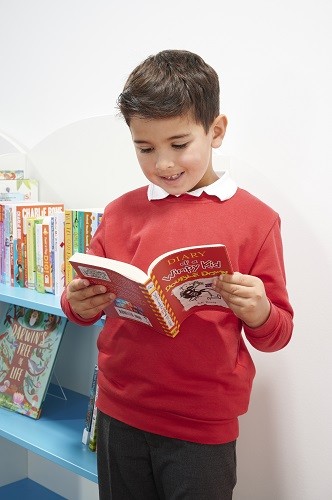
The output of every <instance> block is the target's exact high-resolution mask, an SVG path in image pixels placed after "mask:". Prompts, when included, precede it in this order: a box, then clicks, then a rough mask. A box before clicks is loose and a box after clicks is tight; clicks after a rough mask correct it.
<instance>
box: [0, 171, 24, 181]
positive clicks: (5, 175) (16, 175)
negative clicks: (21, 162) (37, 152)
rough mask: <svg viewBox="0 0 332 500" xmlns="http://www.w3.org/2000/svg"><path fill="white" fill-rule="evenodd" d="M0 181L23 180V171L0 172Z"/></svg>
mask: <svg viewBox="0 0 332 500" xmlns="http://www.w3.org/2000/svg"><path fill="white" fill-rule="evenodd" d="M0 179H1V180H2V179H6V180H10V179H24V170H0Z"/></svg>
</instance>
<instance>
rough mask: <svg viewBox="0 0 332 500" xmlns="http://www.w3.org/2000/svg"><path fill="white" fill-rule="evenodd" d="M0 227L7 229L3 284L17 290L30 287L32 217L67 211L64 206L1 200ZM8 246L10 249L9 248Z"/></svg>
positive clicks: (4, 239)
mask: <svg viewBox="0 0 332 500" xmlns="http://www.w3.org/2000/svg"><path fill="white" fill-rule="evenodd" d="M0 209H1V213H2V215H1V216H0V225H2V226H3V236H2V238H3V244H4V247H6V248H5V249H4V252H3V261H4V262H3V268H4V270H3V272H2V282H3V283H5V284H9V285H12V286H17V287H27V272H26V269H25V266H26V261H25V257H26V255H27V248H26V247H27V245H26V243H27V242H26V234H27V218H28V217H44V216H46V215H51V214H53V213H56V212H58V211H64V204H63V203H53V202H39V201H31V200H28V201H21V202H9V201H1V202H0ZM7 247H8V248H7Z"/></svg>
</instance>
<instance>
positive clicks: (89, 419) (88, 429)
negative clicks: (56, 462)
mask: <svg viewBox="0 0 332 500" xmlns="http://www.w3.org/2000/svg"><path fill="white" fill-rule="evenodd" d="M97 376H98V365H95V367H94V371H93V376H92V382H91V387H90V393H89V403H88V409H87V412H86V417H85V426H84V429H83V434H82V443H83V444H89V441H90V432H91V424H92V416H93V409H94V404H95V398H96V388H97Z"/></svg>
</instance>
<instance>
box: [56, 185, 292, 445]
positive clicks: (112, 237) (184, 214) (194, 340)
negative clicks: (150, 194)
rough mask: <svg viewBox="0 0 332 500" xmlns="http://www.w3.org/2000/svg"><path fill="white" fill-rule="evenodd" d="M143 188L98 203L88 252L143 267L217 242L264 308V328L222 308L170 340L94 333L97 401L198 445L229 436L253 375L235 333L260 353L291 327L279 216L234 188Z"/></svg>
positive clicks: (130, 329) (110, 328)
mask: <svg viewBox="0 0 332 500" xmlns="http://www.w3.org/2000/svg"><path fill="white" fill-rule="evenodd" d="M146 191H147V188H146V187H145V188H140V189H137V190H135V191H132V192H130V193H127V194H125V195H124V196H122V197H120V198H118V199H116V200H115V201H113V202H111V203H110V204H109V205H108V206H107V207H106V209H105V212H104V216H103V219H102V222H101V224H100V226H99V228H98V230H97V231H96V233H95V236H94V238H93V240H92V242H91V246H90V252H91V253H94V254H96V255H101V256H104V257H109V258H112V259H118V260H122V261H124V262H129V263H132V264H134V265H136V266H138V267H140V268H141V269H143V270H144V271H146V270H147V268H148V265H149V264H150V262H151V261H152V260H153V259H155V258H156V257H157V256H158V255H160V254H162V253H164V252H167V251H170V250H174V249H175V248H180V247H185V246H193V245H203V244H209V243H210V244H212V243H223V244H225V245H226V246H227V249H228V252H229V255H230V259H231V261H232V264H233V267H234V270H235V271H239V272H241V273H243V274H251V275H254V276H258V277H260V278H261V279H262V280H263V282H264V284H265V289H266V293H267V296H268V298H269V300H270V301H271V312H270V316H269V318H268V319H267V321H266V323H265V324H264V325H262V326H260V327H258V328H254V329H251V328H248V327H247V326H246V325H243V324H242V322H241V321H240V320H239V319H238V318H237V317H236V316H235V315H234V314H233V313H232V311H231V310H230V309H221V310H220V312H219V311H200V312H197V313H195V314H193V315H191V316H190V317H189V318H187V319H186V320H185V321H184V322H183V324H182V326H181V329H180V332H179V334H178V335H177V336H176V337H175V338H170V337H167V336H166V335H162V334H158V333H156V332H155V331H154V330H153V329H151V328H150V327H148V326H145V325H143V324H140V323H136V322H134V321H131V320H123V319H107V320H106V323H105V326H104V328H103V329H102V331H101V332H100V335H99V338H98V350H99V356H98V363H99V379H98V383H99V395H98V407H99V409H100V410H101V411H103V412H104V413H106V414H108V415H111V416H112V417H114V418H116V419H118V420H121V421H123V422H125V423H127V424H129V425H131V426H134V427H137V428H139V429H142V430H145V431H149V432H153V433H156V434H161V435H164V436H169V437H174V438H179V439H184V440H188V441H193V442H199V443H206V444H217V443H225V442H228V441H232V440H234V439H236V438H237V436H238V416H239V415H241V414H243V413H245V412H246V411H247V408H248V403H249V397H250V391H251V386H252V381H253V378H254V375H255V367H254V364H253V361H252V359H251V356H250V354H249V352H248V350H247V348H246V345H245V343H244V341H243V338H242V335H241V332H242V331H243V332H244V334H245V336H246V338H247V340H248V341H249V342H250V344H252V345H253V346H254V347H255V348H257V349H259V350H261V351H266V352H268V351H276V350H278V349H281V348H283V347H284V346H285V345H286V344H287V343H288V342H289V340H290V337H291V333H292V326H293V323H292V316H293V312H292V308H291V306H290V304H289V301H288V296H287V292H286V287H285V273H284V264H283V256H282V243H281V236H280V220H279V217H278V214H276V213H275V212H274V211H273V210H272V209H271V208H269V207H268V206H267V205H265V204H264V203H262V202H261V201H259V200H258V199H257V198H255V197H254V196H252V195H250V194H249V193H247V192H246V191H244V190H242V189H238V190H237V191H236V193H235V195H234V196H232V197H231V198H230V199H228V200H226V201H220V200H219V199H218V198H217V197H215V196H209V195H207V194H205V193H203V194H202V195H201V196H200V197H199V198H197V197H193V196H190V195H188V194H185V195H182V196H180V197H174V196H168V197H167V198H165V199H162V200H154V201H148V199H147V194H146ZM61 303H62V308H63V310H64V312H65V313H66V315H67V316H68V318H69V319H70V320H71V321H74V322H76V323H78V324H80V325H90V324H92V323H93V322H94V321H96V319H98V318H94V319H93V320H91V321H85V320H82V318H80V317H77V316H76V315H75V314H74V313H73V312H72V311H71V309H70V305H69V303H68V301H67V299H66V291H64V293H63V296H62V299H61Z"/></svg>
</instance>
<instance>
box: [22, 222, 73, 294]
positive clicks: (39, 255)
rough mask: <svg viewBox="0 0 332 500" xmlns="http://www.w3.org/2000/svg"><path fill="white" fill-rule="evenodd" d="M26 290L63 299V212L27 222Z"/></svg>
mask: <svg viewBox="0 0 332 500" xmlns="http://www.w3.org/2000/svg"><path fill="white" fill-rule="evenodd" d="M26 246H27V252H26V266H25V267H26V269H27V288H31V289H35V290H36V291H37V292H41V293H53V294H54V295H61V293H62V291H63V289H64V212H55V213H54V214H53V215H48V216H45V217H40V218H38V217H28V218H27V237H26Z"/></svg>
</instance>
